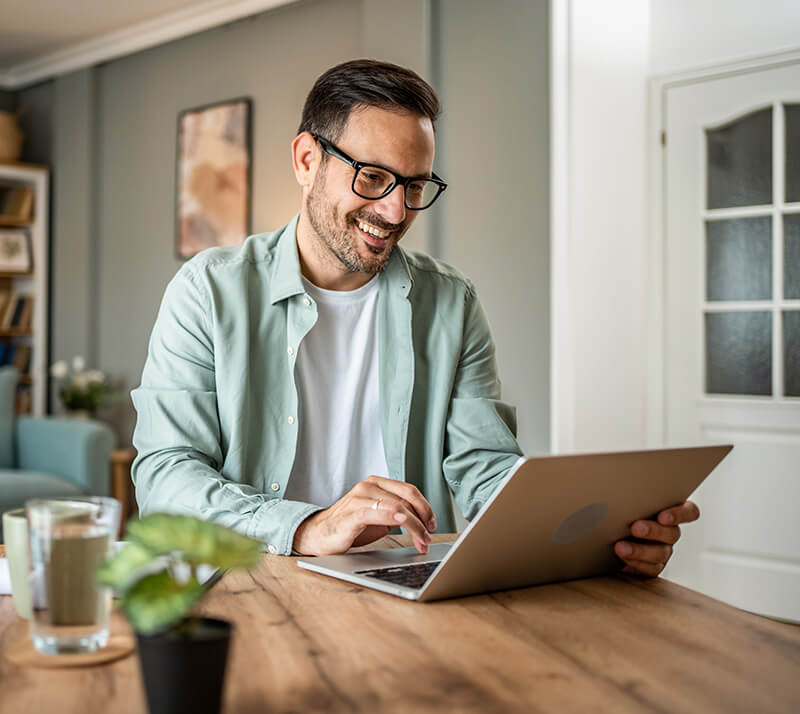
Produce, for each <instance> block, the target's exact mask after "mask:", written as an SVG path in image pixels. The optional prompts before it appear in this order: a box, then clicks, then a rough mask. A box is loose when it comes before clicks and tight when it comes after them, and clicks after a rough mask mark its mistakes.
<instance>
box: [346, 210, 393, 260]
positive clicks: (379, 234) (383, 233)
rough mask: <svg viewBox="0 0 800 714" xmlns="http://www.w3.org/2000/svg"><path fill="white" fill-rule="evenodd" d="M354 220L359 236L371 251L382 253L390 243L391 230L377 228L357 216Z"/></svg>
mask: <svg viewBox="0 0 800 714" xmlns="http://www.w3.org/2000/svg"><path fill="white" fill-rule="evenodd" d="M354 222H355V225H356V229H357V230H358V232H359V233H360V234H361V238H362V239H363V241H364V243H366V245H367V248H369V250H370V251H371V252H372V253H382V252H383V251H384V249H385V248H386V247H387V246H388V245H390V243H391V237H392V233H393V231H387V230H385V229H383V228H378V227H377V226H374V225H372V224H371V223H367V222H366V221H362V220H360V219H358V218H357V219H356V220H355V221H354Z"/></svg>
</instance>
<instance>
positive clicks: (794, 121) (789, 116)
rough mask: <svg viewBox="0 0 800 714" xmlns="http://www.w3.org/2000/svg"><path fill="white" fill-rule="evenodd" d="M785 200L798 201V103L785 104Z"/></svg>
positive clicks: (799, 135)
mask: <svg viewBox="0 0 800 714" xmlns="http://www.w3.org/2000/svg"><path fill="white" fill-rule="evenodd" d="M784 109H785V110H786V201H787V202H789V201H800V104H786V105H784Z"/></svg>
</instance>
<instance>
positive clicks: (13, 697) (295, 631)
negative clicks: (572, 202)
mask: <svg viewBox="0 0 800 714" xmlns="http://www.w3.org/2000/svg"><path fill="white" fill-rule="evenodd" d="M439 539H442V538H439ZM389 540H391V541H392V542H393V543H394V544H397V543H399V542H400V540H401V539H389ZM204 610H205V612H206V613H208V614H213V615H216V616H220V617H225V618H228V619H231V620H233V621H235V623H236V627H237V629H236V634H235V638H234V643H233V649H232V657H231V661H230V663H229V671H228V680H227V684H226V691H225V708H224V711H225V712H227V714H248V713H250V712H252V713H253V714H255V713H256V712H259V713H260V712H364V713H368V714H374V713H377V712H446V711H458V712H481V713H482V714H483V713H487V712H488V713H494V712H516V711H519V712H581V713H583V712H613V713H614V714H617V713H623V712H637V713H640V712H669V713H670V714H672V713H674V712H692V713H696V712H702V713H703V714H706V713H708V712H746V713H747V714H754V713H758V714H763V713H766V712H792V713H795V714H796V713H797V712H800V627H796V626H793V625H789V624H783V623H779V622H774V621H772V620H769V619H766V618H762V617H758V616H756V615H751V614H748V613H745V612H741V611H739V610H736V609H735V608H733V607H729V606H728V605H724V604H722V603H720V602H717V601H715V600H712V599H710V598H708V597H705V596H703V595H699V594H697V593H695V592H693V591H691V590H687V589H686V588H683V587H681V586H679V585H675V584H673V583H670V582H668V581H666V580H662V579H654V580H644V579H639V578H636V577H628V576H615V577H604V578H593V579H588V580H579V581H573V582H570V583H561V584H556V585H547V586H540V587H535V588H527V589H523V590H513V591H507V592H502V593H494V594H491V595H482V596H476V597H468V598H460V599H457V600H450V601H441V602H436V603H429V604H416V603H411V602H407V601H405V600H401V599H400V598H395V597H392V596H390V595H384V594H382V593H379V592H376V591H372V590H365V589H363V588H360V587H357V586H354V585H351V584H348V583H345V582H342V581H337V580H334V579H331V578H327V577H325V576H323V575H317V574H314V573H309V572H306V571H302V570H300V569H299V568H298V567H297V565H296V563H295V560H294V559H293V558H285V557H280V556H265V558H264V561H263V563H262V564H261V566H260V567H259V568H258V569H257V570H256V571H255V572H253V573H243V572H232V573H229V574H227V575H226V576H225V577H224V578H223V579H222V580H221V581H220V582H219V583H218V584H217V585H216V586H215V587H214V589H213V590H212V592H211V594H210V596H209V598H208V600H207V602H206V605H205V607H204ZM23 624H24V623H21V622H20V621H18V620H17V617H16V615H15V614H14V612H13V606H12V603H11V598H10V597H0V712H2V713H3V714H6V712H8V713H11V712H14V714H25V713H27V712H35V713H36V714H40V713H41V712H51V711H52V712H80V713H81V714H85V713H89V712H114V713H115V714H116V713H120V714H122V713H124V712H145V711H146V708H145V702H144V694H143V690H142V685H141V678H140V674H139V666H138V662H137V660H136V658H135V657H128V658H127V659H123V660H119V661H117V662H115V663H112V664H108V665H103V666H99V667H93V668H84V669H71V670H53V669H49V670H45V669H32V668H26V669H21V668H17V667H14V666H12V665H10V664H9V663H8V661H6V660H4V658H3V657H2V652H3V648H4V647H5V646H7V644H8V642H9V641H10V640H11V638H13V637H14V636H16V635H18V634H19V633H20V630H21V628H22V626H23Z"/></svg>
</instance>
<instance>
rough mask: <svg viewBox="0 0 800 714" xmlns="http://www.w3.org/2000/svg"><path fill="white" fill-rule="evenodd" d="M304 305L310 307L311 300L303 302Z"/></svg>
mask: <svg viewBox="0 0 800 714" xmlns="http://www.w3.org/2000/svg"><path fill="white" fill-rule="evenodd" d="M303 305H305V306H306V307H308V306H309V305H311V300H309V299H308V298H306V299H305V300H303Z"/></svg>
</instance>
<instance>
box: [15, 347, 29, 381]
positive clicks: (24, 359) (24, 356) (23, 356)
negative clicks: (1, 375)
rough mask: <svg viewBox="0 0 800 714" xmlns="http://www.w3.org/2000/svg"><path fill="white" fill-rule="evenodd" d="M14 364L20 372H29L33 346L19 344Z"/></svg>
mask: <svg viewBox="0 0 800 714" xmlns="http://www.w3.org/2000/svg"><path fill="white" fill-rule="evenodd" d="M13 364H14V366H15V367H16V368H17V372H19V373H20V374H29V373H30V370H31V346H30V345H19V346H18V347H17V351H16V352H15V353H14V362H13Z"/></svg>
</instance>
